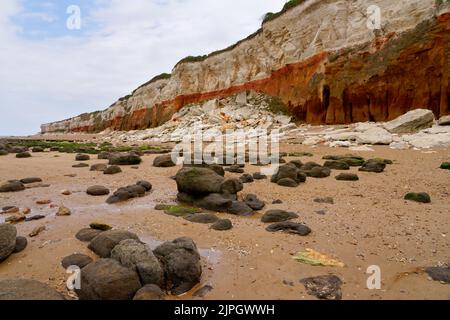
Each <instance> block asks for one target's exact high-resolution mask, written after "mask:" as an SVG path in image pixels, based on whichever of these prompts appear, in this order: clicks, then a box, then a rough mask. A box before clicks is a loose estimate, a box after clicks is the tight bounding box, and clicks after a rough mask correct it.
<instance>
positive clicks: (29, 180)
mask: <svg viewBox="0 0 450 320" xmlns="http://www.w3.org/2000/svg"><path fill="white" fill-rule="evenodd" d="M20 182H22V183H23V184H30V183H37V182H42V179H41V178H37V177H30V178H24V179H20Z"/></svg>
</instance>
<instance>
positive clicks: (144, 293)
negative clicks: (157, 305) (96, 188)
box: [133, 284, 165, 301]
mask: <svg viewBox="0 0 450 320" xmlns="http://www.w3.org/2000/svg"><path fill="white" fill-rule="evenodd" d="M164 298H165V295H164V292H163V291H162V290H161V288H160V287H158V286H156V285H154V284H148V285H146V286H143V287H142V288H141V289H139V290H138V292H136V295H135V296H134V298H133V300H136V301H158V300H164Z"/></svg>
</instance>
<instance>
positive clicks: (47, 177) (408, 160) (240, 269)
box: [0, 145, 450, 300]
mask: <svg viewBox="0 0 450 320" xmlns="http://www.w3.org/2000/svg"><path fill="white" fill-rule="evenodd" d="M374 149H376V151H375V152H352V153H353V154H357V155H361V156H364V157H366V158H375V157H382V158H388V159H391V160H394V164H393V165H390V166H388V167H387V169H386V170H385V172H384V173H381V174H375V173H363V172H357V173H358V175H359V177H360V181H358V182H342V181H336V180H335V179H334V176H336V175H337V174H338V173H339V171H335V170H333V172H332V175H331V177H328V178H325V179H314V178H308V180H307V182H306V183H305V184H301V185H300V186H299V187H298V188H294V189H291V188H283V187H280V186H277V185H275V184H272V183H270V182H269V180H262V181H256V182H254V183H251V184H246V185H245V188H244V191H243V192H242V193H241V195H242V194H246V193H254V194H256V195H258V197H259V198H260V199H261V200H263V201H265V202H266V203H267V206H266V208H265V209H264V210H263V211H262V212H261V213H260V214H257V215H255V216H254V217H251V218H244V217H236V216H232V215H228V214H219V216H220V217H221V218H229V219H231V220H232V222H233V225H234V228H233V229H232V230H230V231H225V232H218V231H213V230H210V229H209V226H208V225H201V224H193V223H190V222H187V221H185V220H184V219H182V218H175V217H171V216H168V215H166V214H164V213H163V212H161V211H156V210H154V209H153V208H154V205H155V204H158V203H174V202H175V199H176V194H177V190H176V183H175V181H173V180H171V179H170V177H171V176H173V175H175V174H176V172H177V170H178V169H179V167H175V168H168V169H162V168H154V167H152V162H153V159H154V157H155V156H144V157H143V163H142V164H141V165H140V167H139V169H132V168H130V167H122V170H123V173H121V174H118V175H114V176H107V175H104V174H103V173H102V172H91V171H89V168H81V169H75V168H72V167H71V166H72V165H73V164H76V163H78V162H76V161H75V160H74V159H75V155H74V154H60V153H55V152H51V153H33V154H32V155H33V157H32V158H29V159H16V158H15V157H14V155H8V156H3V157H0V180H1V181H4V180H10V179H21V178H25V177H33V176H37V177H40V178H42V179H43V183H48V184H50V187H48V188H33V189H27V190H25V191H22V192H17V193H9V194H5V193H3V194H0V207H4V206H18V207H20V208H24V207H28V208H30V209H31V213H30V215H35V214H44V215H47V217H46V218H45V219H43V220H40V221H33V222H23V223H20V224H17V225H16V227H17V229H18V235H22V236H28V234H29V233H30V232H31V231H32V229H34V228H35V227H36V226H40V225H45V226H46V228H47V230H46V231H44V232H42V233H41V234H40V235H38V236H37V237H35V238H29V237H28V241H29V244H28V247H27V248H26V249H25V250H24V251H23V252H21V253H18V254H15V255H12V256H10V257H9V258H8V259H7V260H6V261H4V262H3V263H1V264H0V278H1V279H3V278H29V279H36V280H40V281H43V282H45V283H48V284H50V285H51V286H52V287H54V288H56V289H58V290H59V291H60V292H62V293H64V294H66V295H67V290H66V288H65V281H66V279H67V277H68V275H67V274H66V273H65V270H64V269H63V267H62V266H61V260H62V258H63V257H65V256H67V255H70V254H73V253H85V254H88V255H90V256H92V257H93V258H94V257H95V255H94V254H93V253H92V252H90V250H89V249H87V244H86V243H83V242H80V241H78V240H77V239H76V238H75V234H76V233H77V232H78V231H79V230H80V229H81V228H84V227H87V226H88V225H89V223H90V222H93V221H100V222H105V223H108V224H110V225H112V226H113V227H115V228H120V229H127V230H130V231H132V232H135V233H137V234H138V235H139V236H140V237H141V239H142V240H144V241H146V242H148V243H149V244H150V245H151V246H153V247H154V246H156V245H157V244H158V243H160V242H161V241H166V240H173V239H175V238H177V237H181V236H189V237H191V238H192V239H193V240H194V241H195V242H196V243H197V245H198V247H199V248H200V249H202V251H201V253H202V261H203V267H204V268H203V276H202V283H201V284H200V285H199V287H200V286H201V285H205V284H210V285H212V286H213V287H214V289H213V290H212V291H211V292H210V293H209V294H208V295H207V296H206V297H205V299H293V300H298V299H315V298H314V297H312V296H309V295H307V293H306V290H305V288H304V287H303V285H302V284H301V283H300V282H299V280H300V279H303V278H305V277H311V276H318V275H325V274H329V273H332V274H336V275H338V276H339V277H340V278H341V279H342V280H343V282H344V285H343V287H342V291H343V299H450V287H449V286H448V285H444V284H441V283H439V282H435V281H431V280H429V279H428V277H427V275H426V274H422V273H418V274H415V273H411V274H409V275H407V276H403V277H399V274H401V273H404V272H410V271H414V270H416V269H417V268H421V267H429V266H435V265H438V264H449V263H450V255H449V253H450V233H449V231H450V217H449V214H450V197H449V194H450V172H449V171H445V170H441V169H439V166H440V164H441V163H442V162H444V161H448V160H449V159H450V151H448V150H436V152H433V153H429V152H427V151H425V152H424V151H414V150H406V151H395V150H391V149H389V148H387V147H375V148H374ZM282 151H289V152H292V151H298V152H312V153H313V154H314V157H312V158H308V157H302V158H300V159H301V160H302V161H303V162H307V161H316V162H318V163H323V160H321V158H322V156H324V155H326V154H348V153H349V151H348V150H346V149H330V148H325V147H323V148H322V147H318V148H309V147H305V146H295V145H290V146H284V147H283V148H282ZM55 155H57V156H58V157H55ZM91 158H92V159H93V158H96V156H92V157H91ZM286 159H287V160H292V159H299V158H286ZM106 162H107V161H106V160H90V161H87V163H88V164H90V165H91V164H96V163H106ZM259 169H260V168H259V167H255V166H250V165H247V166H246V169H245V170H246V173H252V172H256V171H258V170H259ZM356 171H357V168H352V169H351V172H356ZM67 174H77V176H76V177H74V178H71V177H67V176H65V175H67ZM227 176H229V177H239V175H237V174H230V173H227ZM142 179H144V180H148V181H150V182H151V183H152V184H153V191H152V192H151V193H149V194H147V196H145V197H143V198H139V199H134V200H131V201H129V202H126V203H124V204H120V205H106V204H105V200H106V197H90V196H88V195H86V193H85V190H86V189H87V187H89V186H92V185H104V186H106V187H108V188H109V189H110V190H111V191H112V192H113V191H114V190H115V189H117V188H119V187H121V186H126V185H128V184H134V183H135V182H136V181H138V180H142ZM66 189H68V190H71V191H72V195H70V196H64V195H62V194H61V191H62V190H66ZM407 192H428V193H429V194H430V195H431V198H432V203H431V204H419V203H413V202H407V201H405V200H403V196H404V195H405V194H406V193H407ZM321 197H333V198H334V201H335V204H334V205H330V204H319V203H315V202H314V201H313V200H314V199H315V198H321ZM42 199H49V200H52V203H53V204H55V205H61V204H64V205H65V206H66V207H68V208H70V209H71V210H72V215H71V216H69V217H56V216H55V212H56V211H57V208H50V206H49V205H37V204H36V201H37V200H42ZM275 199H281V200H282V201H283V204H279V205H272V204H271V203H272V201H273V200H275ZM268 209H284V210H289V211H295V212H297V213H298V214H299V216H300V218H299V219H297V221H298V222H303V223H305V224H307V225H308V226H309V227H310V228H311V229H312V230H313V232H312V233H311V234H310V235H309V236H307V237H300V236H296V235H288V234H283V233H278V234H273V233H269V232H267V231H266V230H265V227H266V225H264V224H263V223H261V222H260V220H259V219H260V217H261V215H262V213H263V212H264V211H266V210H268ZM319 210H325V211H326V215H319V214H317V213H316V212H317V211H319ZM5 217H6V216H5V215H3V216H2V215H0V219H1V220H2V219H4V218H5ZM306 248H311V249H314V250H316V251H319V252H321V253H324V254H327V255H330V256H332V257H335V258H337V259H339V260H341V261H343V262H344V263H345V264H346V266H345V267H344V268H331V267H314V266H309V265H305V264H301V263H299V262H296V261H295V260H294V259H293V258H292V256H293V255H295V254H296V253H297V252H299V251H304V250H305V249H306ZM371 265H378V266H380V267H381V271H382V289H381V290H368V289H367V288H366V281H367V278H368V275H366V270H367V268H368V267H369V266H371ZM197 288H198V287H197ZM173 298H174V299H190V298H192V296H191V295H190V294H188V295H185V296H183V297H177V298H175V297H173Z"/></svg>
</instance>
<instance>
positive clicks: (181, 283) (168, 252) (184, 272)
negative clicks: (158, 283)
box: [154, 238, 202, 295]
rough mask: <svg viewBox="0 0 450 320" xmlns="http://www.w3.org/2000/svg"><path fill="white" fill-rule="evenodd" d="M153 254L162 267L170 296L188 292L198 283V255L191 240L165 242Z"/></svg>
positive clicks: (199, 272)
mask: <svg viewBox="0 0 450 320" xmlns="http://www.w3.org/2000/svg"><path fill="white" fill-rule="evenodd" d="M154 254H155V255H156V257H157V258H158V259H159V260H160V262H161V263H162V265H163V268H164V271H165V276H166V289H167V290H169V291H171V292H172V294H174V295H180V294H183V293H185V292H188V291H189V290H191V289H192V288H193V287H194V286H196V285H197V284H198V283H199V282H200V279H201V275H202V266H201V261H200V254H199V252H198V249H197V246H196V245H195V243H194V241H193V240H192V239H190V238H178V239H176V240H174V241H172V242H165V243H163V244H162V245H160V246H159V247H157V248H156V249H155V250H154Z"/></svg>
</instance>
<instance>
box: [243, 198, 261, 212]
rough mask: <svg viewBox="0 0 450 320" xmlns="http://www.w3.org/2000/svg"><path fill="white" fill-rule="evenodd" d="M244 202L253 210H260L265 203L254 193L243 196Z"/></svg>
mask: <svg viewBox="0 0 450 320" xmlns="http://www.w3.org/2000/svg"><path fill="white" fill-rule="evenodd" d="M244 202H245V203H246V204H247V205H248V206H249V207H250V208H252V209H253V210H256V211H258V210H261V209H263V208H264V207H265V206H266V204H265V203H264V202H262V201H261V200H259V199H258V197H257V196H256V195H254V194H247V195H246V196H245V198H244Z"/></svg>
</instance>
